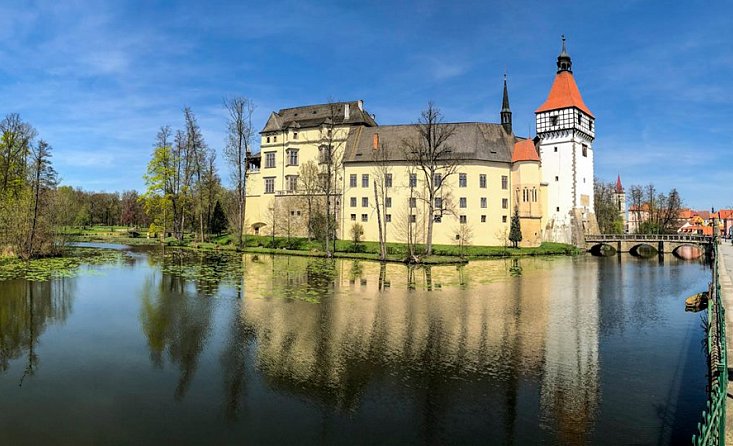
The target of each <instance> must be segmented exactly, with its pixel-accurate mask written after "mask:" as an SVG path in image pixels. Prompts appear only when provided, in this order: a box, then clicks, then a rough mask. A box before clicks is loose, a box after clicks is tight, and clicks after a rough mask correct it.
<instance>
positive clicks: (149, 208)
mask: <svg viewBox="0 0 733 446" xmlns="http://www.w3.org/2000/svg"><path fill="white" fill-rule="evenodd" d="M170 135H171V130H170V127H168V126H163V127H161V128H160V131H158V135H157V140H156V144H155V148H154V149H153V156H152V158H151V160H150V162H148V169H147V172H146V174H145V176H144V179H145V185H146V187H147V189H146V190H145V193H144V194H143V195H142V199H143V202H144V205H145V212H146V213H147V214H148V217H150V219H151V220H152V223H153V224H155V226H159V227H161V228H162V229H163V234H164V236H165V233H166V232H167V230H166V228H167V220H168V218H167V217H168V215H167V213H168V209H169V208H170V207H171V204H172V203H171V192H172V185H173V180H174V164H173V163H174V159H173V148H172V145H171V142H170ZM173 217H174V221H175V217H176V215H175V212H174V216H173Z"/></svg>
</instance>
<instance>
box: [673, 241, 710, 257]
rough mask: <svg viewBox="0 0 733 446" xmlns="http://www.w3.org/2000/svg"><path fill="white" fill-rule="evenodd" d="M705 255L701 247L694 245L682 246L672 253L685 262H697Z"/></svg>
mask: <svg viewBox="0 0 733 446" xmlns="http://www.w3.org/2000/svg"><path fill="white" fill-rule="evenodd" d="M704 253H705V251H704V250H703V248H702V247H701V246H699V245H692V244H690V245H680V246H678V247H676V248H675V249H674V250H673V251H672V254H673V255H674V256H675V257H677V258H678V259H683V260H695V259H697V258H700V257H701V256H702V255H703V254H704Z"/></svg>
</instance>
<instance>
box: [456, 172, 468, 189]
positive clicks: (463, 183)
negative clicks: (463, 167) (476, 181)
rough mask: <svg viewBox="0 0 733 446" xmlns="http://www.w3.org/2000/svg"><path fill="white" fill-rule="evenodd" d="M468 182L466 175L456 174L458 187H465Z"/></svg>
mask: <svg viewBox="0 0 733 446" xmlns="http://www.w3.org/2000/svg"><path fill="white" fill-rule="evenodd" d="M466 184H468V177H467V175H466V174H465V173H459V174H458V187H466Z"/></svg>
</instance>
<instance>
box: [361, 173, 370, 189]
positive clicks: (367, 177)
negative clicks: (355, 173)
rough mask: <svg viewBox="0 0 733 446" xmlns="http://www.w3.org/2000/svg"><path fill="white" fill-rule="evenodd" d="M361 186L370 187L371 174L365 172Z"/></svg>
mask: <svg viewBox="0 0 733 446" xmlns="http://www.w3.org/2000/svg"><path fill="white" fill-rule="evenodd" d="M361 187H369V174H368V173H365V174H363V175H362V176H361Z"/></svg>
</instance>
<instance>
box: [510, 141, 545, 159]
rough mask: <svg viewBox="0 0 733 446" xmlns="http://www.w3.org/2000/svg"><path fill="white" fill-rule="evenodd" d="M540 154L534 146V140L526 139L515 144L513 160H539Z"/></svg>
mask: <svg viewBox="0 0 733 446" xmlns="http://www.w3.org/2000/svg"><path fill="white" fill-rule="evenodd" d="M539 160H540V156H539V155H538V154H537V149H535V147H534V141H532V140H531V139H525V140H522V141H519V142H517V143H515V144H514V153H513V154H512V162H513V163H516V162H517V161H539Z"/></svg>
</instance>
